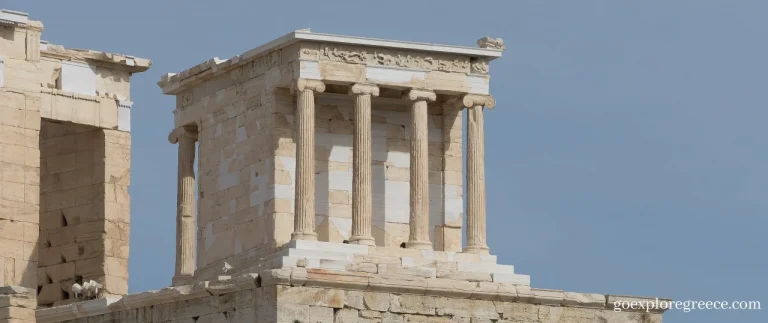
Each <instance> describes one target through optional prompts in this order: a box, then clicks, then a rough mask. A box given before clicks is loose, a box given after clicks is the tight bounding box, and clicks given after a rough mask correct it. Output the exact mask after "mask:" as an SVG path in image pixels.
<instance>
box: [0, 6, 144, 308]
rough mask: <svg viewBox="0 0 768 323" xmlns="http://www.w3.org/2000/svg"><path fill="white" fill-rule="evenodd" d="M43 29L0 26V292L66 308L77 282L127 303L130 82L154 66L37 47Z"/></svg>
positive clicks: (29, 25)
mask: <svg viewBox="0 0 768 323" xmlns="http://www.w3.org/2000/svg"><path fill="white" fill-rule="evenodd" d="M42 29H43V28H42V24H41V23H40V22H37V21H27V23H26V24H18V25H16V26H8V25H0V286H4V285H19V286H24V287H27V288H31V289H36V290H37V292H38V293H39V297H38V301H39V302H40V305H43V306H50V305H54V304H66V303H67V302H71V301H72V299H71V297H70V295H68V293H69V291H70V287H71V285H72V282H73V281H74V279H76V278H77V279H79V278H82V279H86V280H90V279H93V280H96V281H99V282H101V283H102V284H103V285H104V287H105V293H104V295H103V296H108V295H119V294H125V293H126V292H127V259H128V230H129V221H130V220H129V217H130V216H129V212H130V211H129V204H130V203H129V197H128V192H127V187H128V185H129V184H130V183H129V178H130V176H129V175H130V138H131V136H130V108H131V102H130V101H129V99H130V83H129V78H130V75H131V73H133V72H140V71H143V70H145V69H146V68H147V67H148V66H149V64H150V63H149V61H146V60H141V59H135V58H132V57H126V56H122V55H117V54H108V53H102V52H96V51H87V50H70V49H65V48H64V47H62V46H59V45H52V44H48V43H47V42H41V41H40V35H41V32H42ZM129 61H130V63H129ZM121 65H122V66H121Z"/></svg>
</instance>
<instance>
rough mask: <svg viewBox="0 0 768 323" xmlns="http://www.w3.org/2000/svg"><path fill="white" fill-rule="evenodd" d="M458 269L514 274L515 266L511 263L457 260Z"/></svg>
mask: <svg viewBox="0 0 768 323" xmlns="http://www.w3.org/2000/svg"><path fill="white" fill-rule="evenodd" d="M457 267H458V268H457V269H458V270H460V271H468V272H476V273H489V274H494V273H499V274H514V273H515V266H511V265H499V264H493V263H482V262H461V261H460V262H457Z"/></svg>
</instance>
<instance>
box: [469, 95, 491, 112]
mask: <svg viewBox="0 0 768 323" xmlns="http://www.w3.org/2000/svg"><path fill="white" fill-rule="evenodd" d="M461 104H462V105H463V106H465V107H467V108H471V107H474V106H477V105H480V106H485V107H486V108H489V109H493V107H495V106H496V99H494V98H493V97H492V96H490V95H484V94H467V95H464V96H463V97H462V98H461Z"/></svg>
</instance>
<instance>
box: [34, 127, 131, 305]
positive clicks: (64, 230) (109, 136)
mask: <svg viewBox="0 0 768 323" xmlns="http://www.w3.org/2000/svg"><path fill="white" fill-rule="evenodd" d="M40 151H41V159H40V161H41V162H40V164H41V168H40V175H41V191H40V198H41V204H42V206H41V213H40V214H41V215H40V230H41V231H40V232H41V234H40V266H39V267H38V270H37V281H38V288H39V290H40V295H39V297H38V301H39V302H40V304H41V305H51V304H58V303H57V302H66V301H70V300H72V299H73V298H74V295H70V287H71V286H72V284H73V283H74V282H78V283H81V284H82V282H83V281H88V280H91V279H93V280H95V281H98V282H100V283H102V284H104V285H105V286H104V288H105V293H108V294H125V293H126V292H127V287H128V244H129V225H130V224H129V223H130V197H129V195H128V185H129V184H130V176H129V175H130V133H126V132H120V131H114V130H104V129H100V128H95V127H92V126H84V125H77V124H71V123H59V122H52V121H48V120H44V121H43V123H42V130H41V134H40Z"/></svg>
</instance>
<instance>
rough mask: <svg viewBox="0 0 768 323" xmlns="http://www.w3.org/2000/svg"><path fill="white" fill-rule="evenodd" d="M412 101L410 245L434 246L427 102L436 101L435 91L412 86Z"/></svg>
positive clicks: (410, 96) (422, 247)
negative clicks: (430, 236) (432, 239)
mask: <svg viewBox="0 0 768 323" xmlns="http://www.w3.org/2000/svg"><path fill="white" fill-rule="evenodd" d="M406 99H407V100H409V101H411V105H412V106H411V155H410V172H411V183H410V190H411V192H410V211H411V212H410V213H411V214H410V236H409V238H408V243H406V247H407V248H413V249H432V243H431V242H430V240H429V146H428V143H429V142H428V137H427V136H428V127H427V102H428V101H434V100H435V99H436V95H435V93H434V92H430V91H423V90H411V91H410V92H408V94H407V95H406Z"/></svg>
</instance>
